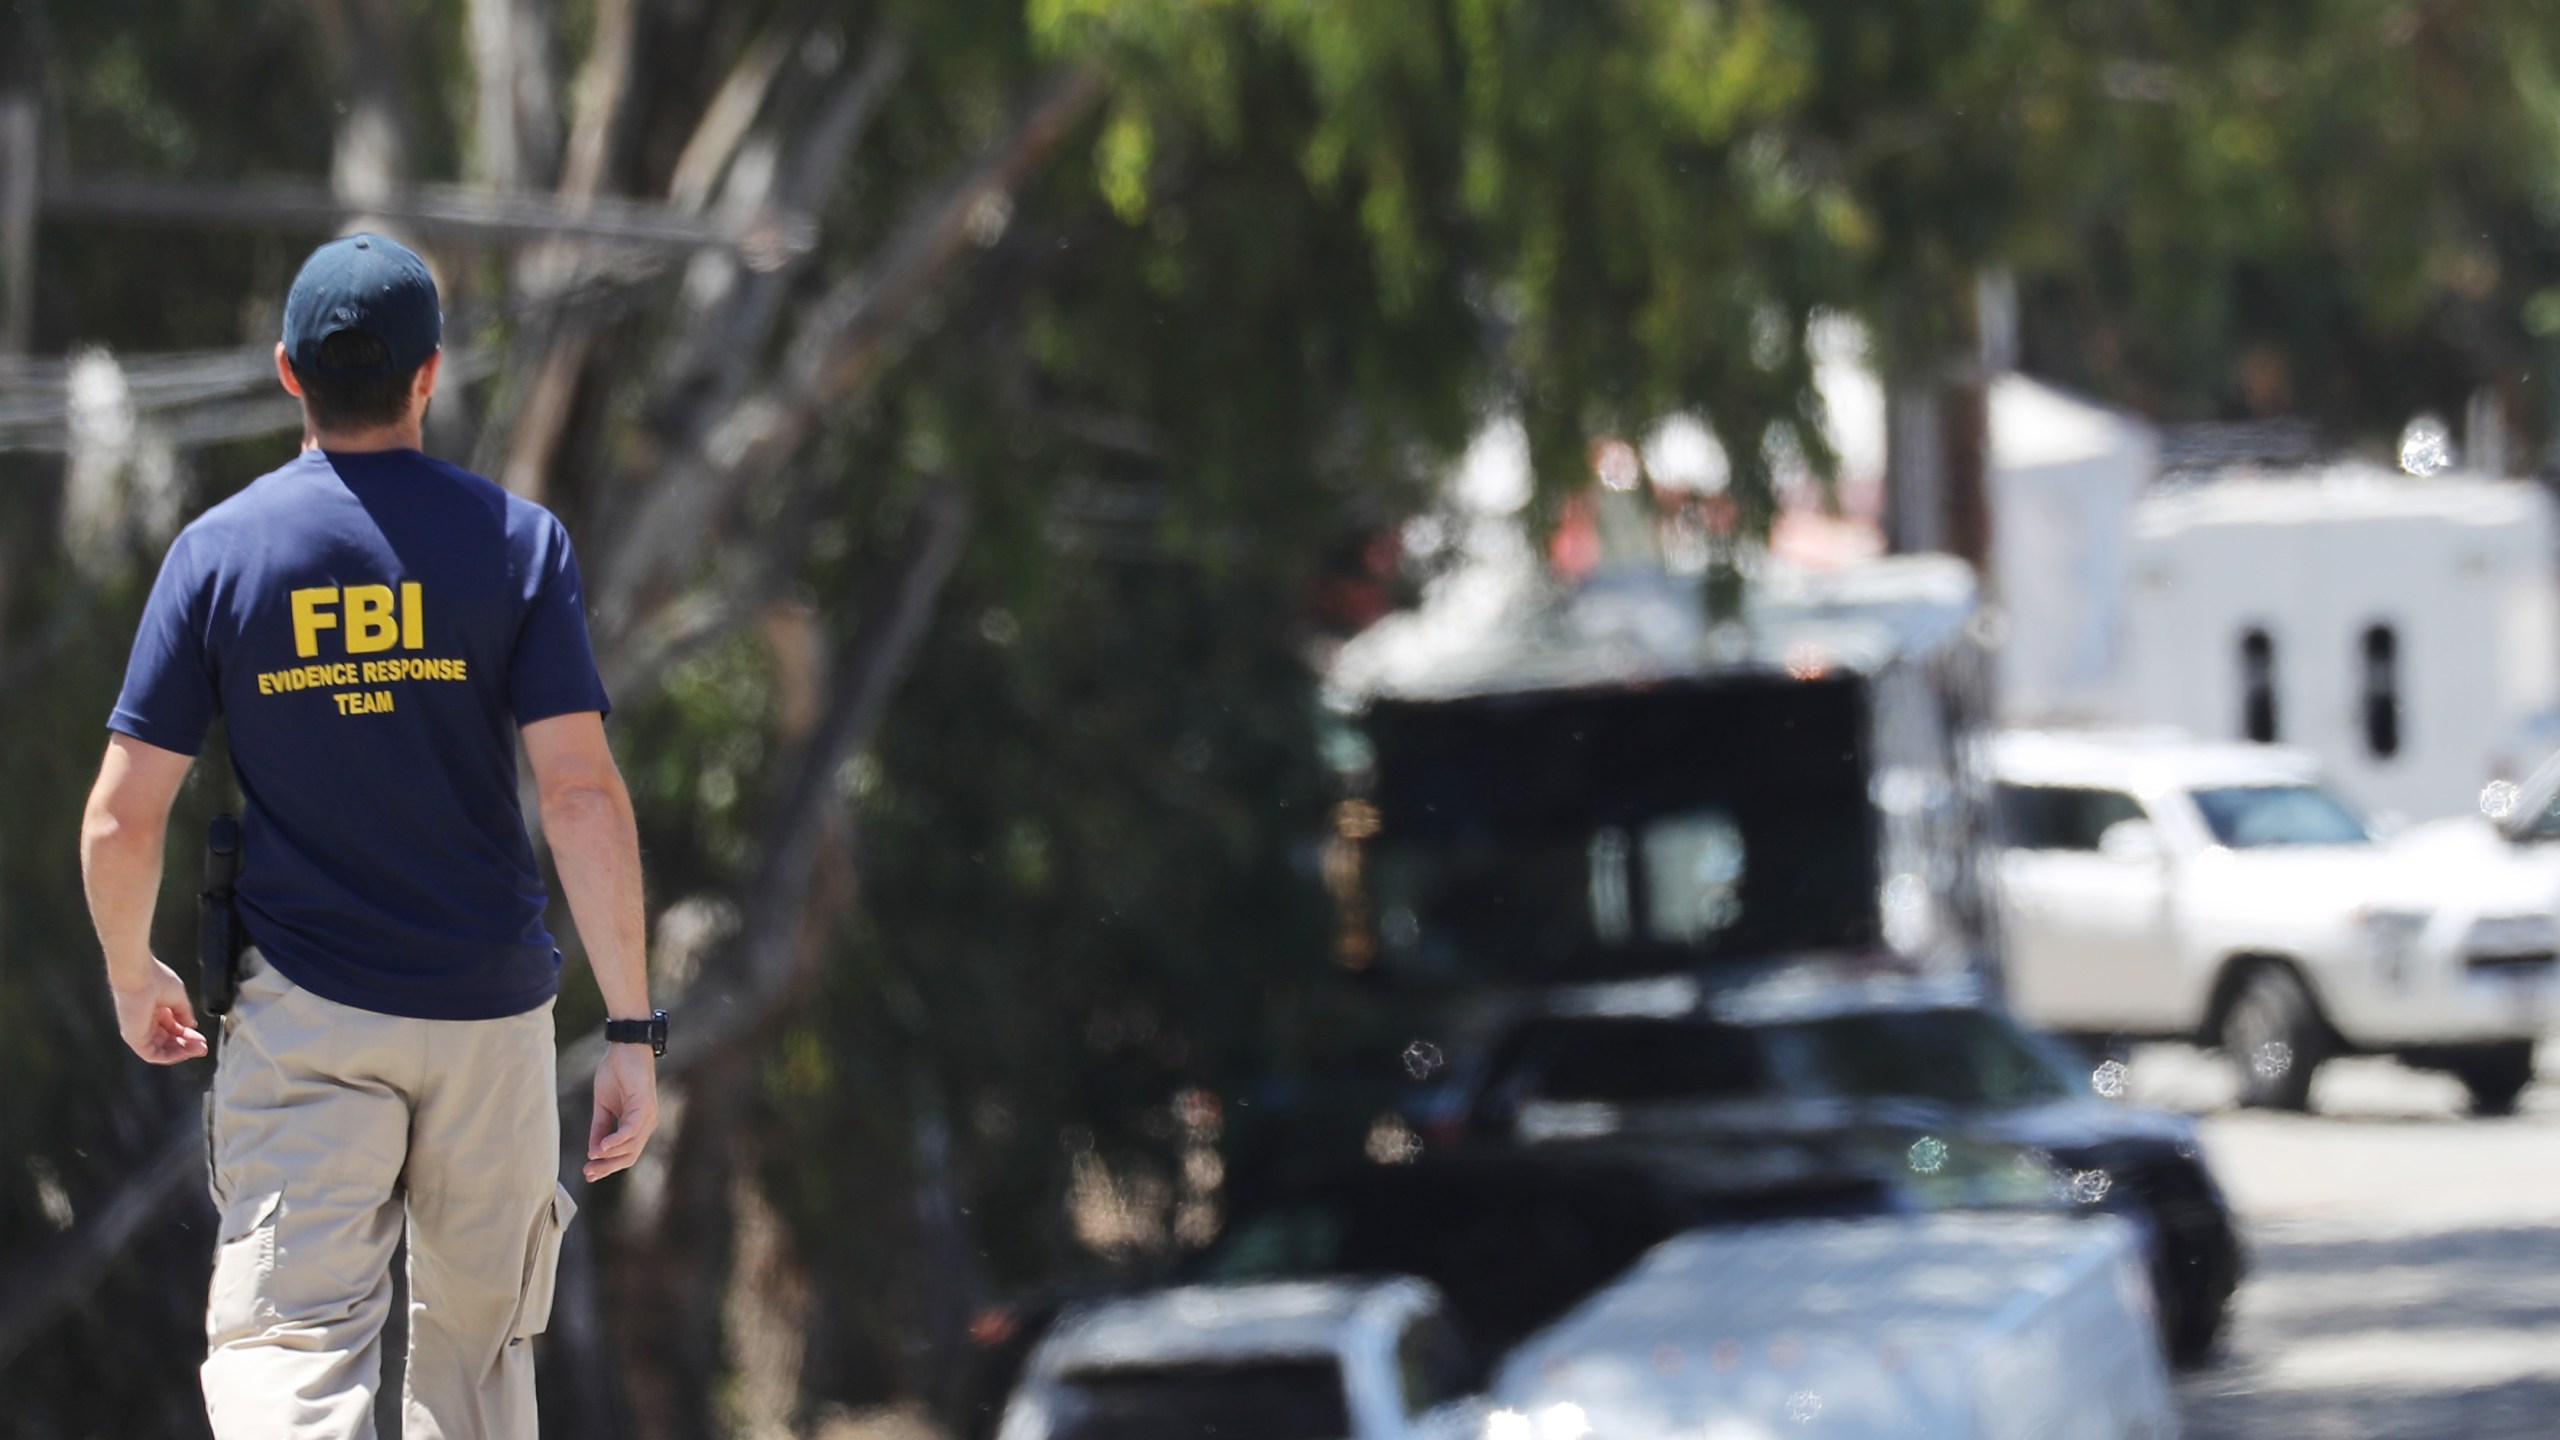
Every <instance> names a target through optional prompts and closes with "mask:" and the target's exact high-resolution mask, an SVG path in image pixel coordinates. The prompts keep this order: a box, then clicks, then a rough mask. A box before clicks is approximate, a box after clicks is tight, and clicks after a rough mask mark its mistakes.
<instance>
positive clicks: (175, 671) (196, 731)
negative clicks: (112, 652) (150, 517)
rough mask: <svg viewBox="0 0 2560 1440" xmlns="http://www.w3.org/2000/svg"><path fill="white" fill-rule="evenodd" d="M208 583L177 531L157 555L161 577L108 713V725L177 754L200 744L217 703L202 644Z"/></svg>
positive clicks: (144, 611) (209, 579)
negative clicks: (174, 540) (173, 540)
mask: <svg viewBox="0 0 2560 1440" xmlns="http://www.w3.org/2000/svg"><path fill="white" fill-rule="evenodd" d="M211 582H212V577H211V576H209V575H207V574H205V573H204V572H203V570H202V569H201V568H200V567H198V565H197V564H196V563H195V558H194V547H193V546H191V545H190V544H189V543H188V537H187V536H185V535H180V536H179V537H178V540H177V543H175V544H173V545H171V546H170V547H169V553H168V555H167V557H166V558H164V559H163V560H162V561H161V562H160V578H159V579H158V580H156V581H154V582H153V583H152V586H151V599H150V601H149V603H147V604H145V605H144V606H143V607H142V625H141V627H140V628H139V629H137V630H136V631H135V632H134V636H133V654H132V656H131V658H129V659H128V660H126V662H125V670H124V691H123V693H122V694H120V695H118V696H117V697H116V708H115V712H114V713H113V714H111V715H109V716H108V717H107V728H108V729H110V730H113V731H116V732H117V733H119V734H123V735H130V736H132V737H133V738H134V739H136V740H139V741H141V742H142V743H144V744H146V745H156V746H158V747H159V748H161V749H163V750H171V751H175V752H176V753H178V754H180V755H193V754H195V753H196V752H197V751H198V750H201V749H203V748H204V736H205V731H206V730H208V729H210V728H212V725H213V717H214V715H215V713H216V712H217V711H219V710H220V708H221V701H220V699H219V698H218V697H217V695H216V693H215V689H214V674H213V659H212V657H211V656H210V655H209V654H207V653H206V649H205V626H206V620H207V617H206V613H205V612H206V605H207V602H208V591H209V589H210V587H211Z"/></svg>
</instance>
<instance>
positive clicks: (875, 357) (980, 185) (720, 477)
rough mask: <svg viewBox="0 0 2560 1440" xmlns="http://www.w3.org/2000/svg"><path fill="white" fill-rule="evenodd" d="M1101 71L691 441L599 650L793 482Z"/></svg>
mask: <svg viewBox="0 0 2560 1440" xmlns="http://www.w3.org/2000/svg"><path fill="white" fill-rule="evenodd" d="M1101 94H1102V82H1101V79H1100V77H1099V76H1098V75H1097V74H1096V73H1095V72H1093V71H1090V70H1086V69H1082V68H1076V69H1070V70H1066V71H1062V72H1060V73H1058V74H1056V75H1053V76H1051V77H1050V79H1049V80H1048V81H1047V82H1046V83H1044V84H1043V85H1042V86H1041V87H1040V89H1039V90H1038V92H1037V93H1036V94H1035V95H1034V96H1033V98H1032V100H1031V102H1030V103H1029V104H1028V105H1027V106H1026V107H1025V109H1024V111H1023V113H1022V115H1021V116H1020V117H1019V118H1018V119H1017V120H1016V122H1015V123H1014V125H1013V127H1012V128H1011V129H1009V130H1008V131H1007V132H1006V133H1005V134H1004V136H1003V137H1002V138H1000V139H999V140H997V141H996V142H995V143H994V144H993V145H991V146H989V147H988V149H987V150H986V151H985V152H984V153H983V154H982V155H981V156H980V157H979V159H978V160H977V161H976V162H975V163H974V164H973V165H972V166H971V167H970V168H969V170H968V171H967V172H966V173H965V174H963V175H961V176H960V177H959V178H958V179H957V180H956V181H955V182H953V183H952V184H951V185H949V186H947V187H946V188H945V189H944V190H943V191H941V192H940V193H939V194H938V195H937V196H935V197H934V198H933V199H931V200H930V201H927V202H925V203H924V204H922V205H920V206H919V207H917V208H916V209H915V210H913V211H911V212H909V214H908V216H907V218H906V219H905V220H904V221H903V222H902V223H901V224H900V225H899V226H898V228H897V229H896V231H895V232H893V234H892V236H891V238H890V240H889V243H888V244H887V245H886V246H885V247H884V248H883V249H882V251H881V253H880V257H879V259H878V261H877V262H876V263H875V264H874V265H873V266H872V267H871V268H870V270H869V272H868V273H867V274H866V275H862V276H857V277H854V278H852V279H849V280H846V281H844V282H842V283H840V284H838V285H837V286H836V287H835V288H834V289H833V290H831V291H830V292H829V293H828V294H827V296H826V297H825V298H824V299H823V300H822V301H820V303H819V304H818V305H817V306H816V307H815V309H814V311H813V313H812V314H811V316H810V318H809V320H808V321H807V322H806V323H804V324H803V325H802V327H801V329H800V333H799V334H798V335H797V336H796V337H795V339H794V342H793V345H792V350H791V354H790V356H789V358H788V359H787V360H786V362H785V364H784V369H783V373H782V375H781V377H780V378H779V379H778V380H777V381H776V383H775V384H774V385H773V386H772V387H771V388H770V389H769V390H767V391H764V392H759V393H756V394H751V395H747V396H744V397H742V398H740V399H739V400H738V401H736V402H735V403H734V404H731V405H730V406H728V407H726V412H725V413H724V414H722V415H721V416H720V418H719V420H718V422H717V423H716V424H712V425H708V426H705V427H703V428H701V429H699V430H697V431H696V432H695V433H694V434H692V435H690V436H687V437H686V441H687V443H685V444H684V445H683V446H682V447H681V448H680V449H679V450H678V451H677V452H676V453H675V455H674V456H673V457H671V458H670V459H669V461H668V462H667V464H666V465H665V467H664V468H663V469H662V470H661V472H660V474H659V475H658V477H657V483H655V484H654V485H653V486H651V487H650V490H649V493H648V495H647V497H646V499H645V500H643V501H642V503H641V508H640V509H639V511H638V513H637V514H636V515H635V516H634V517H633V519H632V521H631V522H630V523H629V525H627V526H626V527H625V528H624V530H623V533H622V538H621V541H620V543H619V544H618V545H616V546H615V547H614V549H613V550H612V552H611V563H610V565H609V566H608V567H607V569H606V572H605V579H604V584H603V585H602V587H601V588H600V593H599V605H598V611H599V615H598V628H599V630H600V631H601V632H602V633H601V634H600V635H599V636H598V640H599V645H598V648H599V649H600V650H602V651H605V652H607V653H610V652H611V651H613V650H614V649H615V648H616V647H617V646H618V645H619V644H620V643H621V642H622V641H623V640H625V639H626V638H627V637H628V636H629V635H631V634H632V633H633V631H634V630H635V629H637V628H638V626H639V624H640V623H641V622H643V621H645V620H646V619H647V618H648V615H647V612H648V611H650V610H652V609H654V608H656V607H657V606H659V605H661V604H663V603H665V601H666V599H667V598H668V594H669V592H670V591H671V590H672V589H673V587H674V584H675V581H676V579H677V574H678V572H679V571H680V570H681V569H682V568H683V566H684V565H685V564H686V562H688V561H690V560H691V559H693V558H694V557H695V556H696V555H698V554H699V553H700V547H701V545H702V544H703V542H704V541H705V540H706V539H707V538H708V537H709V536H710V535H712V534H713V533H714V532H715V531H716V530H717V529H718V528H719V525H720V522H721V521H723V520H724V519H725V518H726V516H727V513H728V511H729V510H730V509H731V508H732V507H733V506H734V505H735V503H736V501H737V500H738V498H739V497H740V496H742V495H743V494H745V493H746V492H747V491H748V490H750V489H752V488H753V487H754V485H755V483H756V482H757V481H759V480H762V479H764V478H766V477H768V476H770V475H772V474H774V473H775V472H777V471H778V470H780V469H781V467H782V466H783V464H784V463H786V462H787V461H788V460H789V458H790V457H791V456H792V455H793V454H794V453H795V452H797V451H798V449H799V448H800V446H801V445H802V444H803V443H805V442H806V441H807V440H808V438H809V436H810V435H811V433H812V432H814V431H815V430H816V429H817V427H818V425H819V423H820V422H821V420H822V419H823V418H824V417H825V416H826V415H827V414H829V413H831V412H833V411H834V410H836V409H838V408H840V407H841V406H843V405H844V404H846V403H847V402H849V401H850V400H852V399H853V398H855V397H856V395H857V394H859V392H860V391H862V390H863V389H864V388H865V387H866V386H867V385H868V384H869V382H870V380H871V378H872V376H873V375H874V374H875V373H876V372H877V368H878V365H879V363H880V360H881V358H882V355H883V354H884V352H885V350H886V348H887V346H888V343H889V341H890V340H891V339H892V338H893V337H894V336H895V334H896V333H897V330H898V328H899V327H900V325H902V324H903V323H904V322H905V321H906V320H907V319H908V317H909V316H910V315H911V314H912V313H913V311H914V309H915V306H916V303H917V302H918V301H919V300H921V299H922V298H923V296H924V295H925V294H926V293H927V291H929V290H930V289H931V288H932V287H933V285H934V284H935V283H937V282H938V281H940V280H941V279H943V278H944V276H945V274H946V273H947V272H948V271H949V270H950V268H951V267H952V265H953V263H954V262H955V260H956V258H957V257H958V255H959V254H960V252H961V250H962V247H963V246H964V245H965V244H966V243H967V241H968V236H969V226H970V219H971V217H972V216H973V215H975V214H977V213H979V207H980V206H982V205H985V204H988V203H990V202H1000V201H1003V200H1005V199H1006V198H1007V197H1009V196H1010V195H1011V193H1012V191H1013V190H1014V189H1015V188H1017V187H1018V186H1019V185H1020V184H1021V183H1022V181H1023V180H1024V178H1026V177H1027V176H1028V175H1029V174H1030V173H1031V172H1032V170H1033V169H1034V168H1036V167H1037V166H1038V165H1039V163H1040V162H1041V161H1042V160H1044V159H1046V158H1047V157H1048V155H1049V152H1050V151H1051V150H1053V149H1055V148H1056V147H1057V145H1058V144H1059V142H1061V141H1062V140H1064V139H1065V138H1066V135H1067V132H1068V131H1069V129H1070V128H1072V127H1073V125H1074V124H1075V123H1076V122H1077V121H1078V120H1080V119H1081V118H1082V117H1083V115H1084V113H1085V112H1086V110H1088V109H1089V108H1090V107H1091V106H1092V105H1093V103H1094V102H1095V101H1096V100H1098V99H1099V98H1100V97H1101Z"/></svg>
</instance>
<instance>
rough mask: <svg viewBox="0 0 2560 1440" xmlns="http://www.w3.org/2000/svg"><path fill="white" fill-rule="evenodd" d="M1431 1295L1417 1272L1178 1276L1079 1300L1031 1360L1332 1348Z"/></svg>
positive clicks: (1065, 1364)
mask: <svg viewBox="0 0 2560 1440" xmlns="http://www.w3.org/2000/svg"><path fill="white" fill-rule="evenodd" d="M1434 1303H1435V1299H1434V1295H1433V1292H1432V1289H1431V1287H1430V1286H1429V1285H1427V1284H1425V1283H1423V1282H1422V1281H1419V1280H1413V1279H1405V1278H1394V1279H1383V1280H1351V1279H1342V1280H1288V1281H1275V1282H1268V1283H1258V1284H1245V1285H1186V1286H1182V1287H1180V1288H1179V1289H1173V1290H1160V1291H1156V1292H1154V1293H1152V1294H1147V1295H1138V1296H1132V1297H1129V1298H1127V1299H1120V1300H1109V1301H1104V1302H1101V1303H1099V1304H1096V1305H1093V1306H1090V1307H1086V1308H1082V1309H1079V1310H1076V1311H1074V1312H1073V1313H1072V1314H1070V1315H1069V1316H1068V1317H1067V1319H1066V1320H1064V1321H1063V1322H1061V1323H1060V1325H1059V1326H1058V1328H1057V1329H1056V1330H1055V1331H1054V1332H1053V1333H1052V1334H1051V1335H1050V1337H1049V1339H1048V1340H1047V1341H1045V1342H1044V1343H1043V1345H1042V1347H1041V1356H1040V1359H1039V1361H1038V1362H1037V1364H1038V1366H1039V1368H1040V1369H1041V1370H1043V1371H1044V1372H1046V1373H1049V1374H1053V1375H1055V1374H1069V1373H1074V1372H1077V1371H1086V1370H1098V1369H1112V1368H1118V1367H1124V1366H1138V1365H1165V1364H1176V1365H1179V1364H1197V1363H1200V1362H1203V1361H1217V1360H1245V1359H1259V1358H1269V1359H1279V1358H1288V1357H1296V1358H1316V1357H1321V1356H1328V1355H1340V1354H1341V1353H1342V1351H1343V1348H1344V1346H1345V1345H1346V1344H1347V1343H1348V1340H1349V1337H1350V1336H1351V1335H1352V1334H1353V1333H1354V1332H1355V1331H1357V1330H1359V1329H1360V1328H1362V1327H1363V1326H1364V1325H1377V1324H1388V1323H1392V1322H1394V1321H1398V1320H1401V1319H1402V1318H1404V1317H1405V1316H1407V1315H1410V1314H1413V1313H1414V1312H1416V1311H1418V1310H1423V1309H1427V1308H1430V1307H1431V1306H1432V1305H1433V1304H1434Z"/></svg>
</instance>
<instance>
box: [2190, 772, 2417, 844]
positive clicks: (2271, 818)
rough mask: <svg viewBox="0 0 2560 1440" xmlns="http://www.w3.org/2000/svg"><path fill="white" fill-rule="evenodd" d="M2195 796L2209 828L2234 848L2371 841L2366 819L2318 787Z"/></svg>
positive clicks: (2236, 788)
mask: <svg viewBox="0 0 2560 1440" xmlns="http://www.w3.org/2000/svg"><path fill="white" fill-rule="evenodd" d="M2194 794H2195V802H2196V809H2197V810H2198V811H2199V812H2201V813H2202V814H2203V815H2204V823H2205V828H2206V829H2208V830H2211V831H2212V832H2213V838H2214V840H2215V842H2216V843H2218V844H2222V845H2227V846H2230V847H2231V848H2232V849H2234V850H2257V849H2263V848H2266V847H2269V846H2277V845H2368V844H2371V843H2372V842H2373V832H2372V831H2371V830H2369V829H2367V828H2366V827H2365V823H2364V819H2363V817H2362V816H2359V815H2358V814H2356V812H2355V811H2354V810H2352V809H2349V808H2348V806H2347V804H2346V802H2345V801H2343V800H2340V799H2339V798H2338V797H2337V796H2335V795H2332V794H2330V793H2329V792H2328V791H2326V790H2323V789H2321V788H2320V787H2318V786H2316V785H2232V786H2225V787H2222V788H2220V789H2214V790H2198V791H2196V792H2194Z"/></svg>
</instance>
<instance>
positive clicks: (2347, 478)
mask: <svg viewBox="0 0 2560 1440" xmlns="http://www.w3.org/2000/svg"><path fill="white" fill-rule="evenodd" d="M2548 503H2549V502H2548V501H2547V500H2545V498H2544V496H2543V493H2542V489H2541V487H2540V486H2538V485H2535V484H2533V483H2531V482H2528V481H2522V480H2506V479H2499V478H2494V477H2490V476H2484V475H2469V474H2462V473H2459V472H2448V473H2445V474H2441V475H2430V476H2417V475H2408V474H2404V473H2402V472H2400V471H2398V470H2392V469H2385V468H2383V467H2382V466H2379V465H2374V464H2370V463H2366V462H2358V461H2349V462H2347V463H2344V464H2339V465H2331V466H2326V467H2320V468H2313V469H2304V470H2280V471H2260V472H2250V471H2242V470H2234V471H2227V472H2224V473H2222V474H2220V475H2217V476H2214V477H2213V478H2211V479H2207V480H2203V481H2200V482H2197V483H2193V484H2187V485H2179V486H2174V487H2169V488H2164V489H2162V490H2159V491H2157V492H2155V493H2153V494H2152V495H2150V496H2148V497H2146V498H2145V499H2144V500H2143V502H2142V506H2141V509H2140V511H2139V512H2138V514H2137V518H2136V520H2135V528H2136V530H2137V532H2138V533H2140V534H2142V535H2144V536H2159V535H2169V534H2175V533H2178V532H2180V531H2186V530H2197V529H2206V528H2214V527H2254V526H2281V527H2283V528H2285V529H2288V530H2290V529H2295V528H2298V527H2301V526H2305V525H2358V524H2362V525H2372V524H2378V523H2379V524H2391V525H2406V524H2408V523H2409V522H2411V521H2427V520H2440V521H2445V522H2449V523H2451V524H2456V525H2473V526H2482V527H2491V528H2498V527H2505V526H2510V525H2516V524H2521V523H2524V522H2527V521H2530V520H2532V519H2533V518H2535V516H2536V515H2537V514H2539V513H2540V512H2541V511H2542V509H2543V507H2545V506H2546V505H2547V504H2548Z"/></svg>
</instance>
